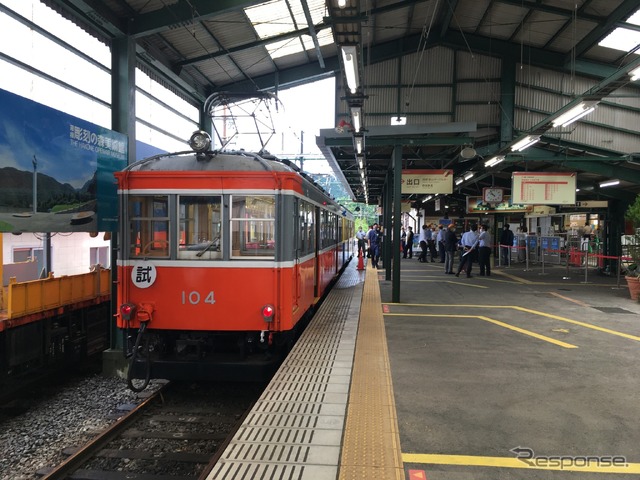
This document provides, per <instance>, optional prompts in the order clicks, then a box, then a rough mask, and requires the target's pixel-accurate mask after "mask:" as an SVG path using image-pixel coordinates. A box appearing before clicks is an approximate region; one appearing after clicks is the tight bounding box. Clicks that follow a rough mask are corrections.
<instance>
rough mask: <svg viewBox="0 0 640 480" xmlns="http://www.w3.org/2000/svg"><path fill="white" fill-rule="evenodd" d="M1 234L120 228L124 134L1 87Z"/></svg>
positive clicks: (125, 142)
mask: <svg viewBox="0 0 640 480" xmlns="http://www.w3.org/2000/svg"><path fill="white" fill-rule="evenodd" d="M0 105H1V107H0V232H13V233H19V232H96V231H115V230H116V229H117V221H118V209H117V204H118V201H117V196H116V191H117V190H116V184H115V179H114V177H113V173H114V172H116V171H118V170H121V169H123V168H124V167H125V166H126V165H127V136H126V135H123V134H121V133H117V132H114V131H112V130H108V129H106V128H103V127H100V126H98V125H95V124H92V123H89V122H86V121H84V120H81V119H79V118H76V117H73V116H71V115H67V114H65V113H62V112H60V111H57V110H54V109H52V108H49V107H45V106H44V105H41V104H39V103H36V102H33V101H31V100H28V99H26V98H23V97H20V96H18V95H14V94H12V93H9V92H7V91H4V90H0Z"/></svg>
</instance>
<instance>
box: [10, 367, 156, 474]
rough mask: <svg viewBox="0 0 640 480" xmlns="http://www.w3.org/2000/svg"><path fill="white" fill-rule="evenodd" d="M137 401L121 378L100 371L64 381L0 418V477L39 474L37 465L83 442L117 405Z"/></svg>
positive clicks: (46, 463)
mask: <svg viewBox="0 0 640 480" xmlns="http://www.w3.org/2000/svg"><path fill="white" fill-rule="evenodd" d="M158 387H159V385H152V386H151V387H150V390H151V389H153V388H158ZM141 401H142V400H141V399H139V398H138V395H137V394H136V393H134V392H132V391H130V390H128V389H127V385H126V382H125V381H124V380H122V379H119V378H107V377H103V376H100V375H95V376H92V377H89V378H83V379H79V380H72V381H69V382H67V383H65V385H64V386H61V387H59V389H58V388H57V389H56V390H55V391H53V392H50V393H49V394H48V395H42V398H40V399H38V400H34V401H33V404H32V405H30V406H29V407H28V409H27V410H26V411H24V412H23V413H21V414H19V415H18V416H15V417H12V418H2V419H0V480H35V479H38V478H40V477H38V476H37V475H36V474H35V472H36V471H37V470H38V469H40V468H43V467H47V466H54V465H57V464H59V463H61V462H62V461H63V460H64V459H65V458H66V457H65V456H64V455H62V453H61V452H62V450H63V449H64V448H66V447H70V446H79V445H82V444H83V443H84V442H85V441H87V440H88V439H89V438H91V437H93V436H95V434H96V432H98V431H100V430H103V429H104V428H105V427H107V426H108V425H109V424H110V423H113V422H115V419H114V418H109V416H110V415H111V414H114V413H116V412H117V411H118V406H120V405H123V404H128V403H135V404H137V403H140V402H141Z"/></svg>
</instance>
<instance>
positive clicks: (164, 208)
mask: <svg viewBox="0 0 640 480" xmlns="http://www.w3.org/2000/svg"><path fill="white" fill-rule="evenodd" d="M128 215H129V235H130V237H129V256H130V257H168V256H169V252H170V249H169V247H170V245H169V198H168V197H167V196H166V195H129V197H128Z"/></svg>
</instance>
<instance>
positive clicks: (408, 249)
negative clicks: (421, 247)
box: [403, 227, 413, 258]
mask: <svg viewBox="0 0 640 480" xmlns="http://www.w3.org/2000/svg"><path fill="white" fill-rule="evenodd" d="M408 228H409V233H407V239H406V243H405V246H404V257H403V258H407V256H408V257H409V258H413V228H412V227H408Z"/></svg>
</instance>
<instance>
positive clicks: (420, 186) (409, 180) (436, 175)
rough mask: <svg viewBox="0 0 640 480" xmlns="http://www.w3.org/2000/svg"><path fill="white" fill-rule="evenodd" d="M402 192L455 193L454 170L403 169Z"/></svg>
mask: <svg viewBox="0 0 640 480" xmlns="http://www.w3.org/2000/svg"><path fill="white" fill-rule="evenodd" d="M402 193H403V194H411V193H444V194H448V193H453V170H450V169H445V170H402Z"/></svg>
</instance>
